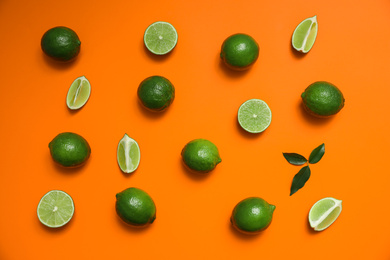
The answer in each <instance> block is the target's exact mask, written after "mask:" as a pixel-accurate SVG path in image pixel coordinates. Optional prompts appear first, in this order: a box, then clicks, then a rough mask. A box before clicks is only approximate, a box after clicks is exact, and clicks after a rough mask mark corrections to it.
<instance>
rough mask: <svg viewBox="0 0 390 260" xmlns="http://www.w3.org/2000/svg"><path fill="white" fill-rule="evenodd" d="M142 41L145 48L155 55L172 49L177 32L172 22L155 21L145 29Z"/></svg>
mask: <svg viewBox="0 0 390 260" xmlns="http://www.w3.org/2000/svg"><path fill="white" fill-rule="evenodd" d="M144 43H145V46H146V48H147V49H148V50H149V51H150V52H152V53H154V54H157V55H164V54H167V53H168V52H170V51H172V50H173V48H175V46H176V43H177V32H176V29H175V27H173V25H172V24H170V23H167V22H155V23H153V24H151V25H149V27H148V28H146V30H145V34H144Z"/></svg>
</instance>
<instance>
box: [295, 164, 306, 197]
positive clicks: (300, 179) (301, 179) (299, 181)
mask: <svg viewBox="0 0 390 260" xmlns="http://www.w3.org/2000/svg"><path fill="white" fill-rule="evenodd" d="M309 178H310V168H309V166H305V167H302V169H300V170H299V172H298V173H297V174H295V176H294V179H293V181H292V184H291V190H290V196H291V195H293V194H294V193H295V192H297V191H298V190H300V189H301V188H302V187H303V186H305V183H306V182H307V181H308V180H309Z"/></svg>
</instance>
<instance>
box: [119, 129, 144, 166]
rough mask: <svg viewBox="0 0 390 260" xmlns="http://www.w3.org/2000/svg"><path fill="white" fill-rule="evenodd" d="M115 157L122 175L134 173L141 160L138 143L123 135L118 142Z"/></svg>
mask: <svg viewBox="0 0 390 260" xmlns="http://www.w3.org/2000/svg"><path fill="white" fill-rule="evenodd" d="M116 157H117V161H118V165H119V167H120V168H121V170H122V171H123V172H124V173H131V172H133V171H135V170H136V169H137V168H138V165H139V162H140V159H141V151H140V150H139V146H138V143H137V142H136V141H135V140H134V139H132V138H130V137H129V136H128V135H127V134H125V135H124V136H123V138H122V139H121V140H120V141H119V144H118V149H117V153H116Z"/></svg>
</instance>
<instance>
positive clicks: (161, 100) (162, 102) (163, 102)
mask: <svg viewBox="0 0 390 260" xmlns="http://www.w3.org/2000/svg"><path fill="white" fill-rule="evenodd" d="M137 94H138V98H139V100H140V101H141V103H142V105H143V106H144V107H145V108H147V109H149V110H151V111H163V110H165V109H166V108H167V107H169V105H170V104H171V103H172V102H173V100H174V98H175V87H174V86H173V85H172V83H171V82H170V81H169V80H168V79H166V78H164V77H161V76H151V77H148V78H146V79H144V80H143V81H142V82H141V84H140V85H139V87H138V91H137Z"/></svg>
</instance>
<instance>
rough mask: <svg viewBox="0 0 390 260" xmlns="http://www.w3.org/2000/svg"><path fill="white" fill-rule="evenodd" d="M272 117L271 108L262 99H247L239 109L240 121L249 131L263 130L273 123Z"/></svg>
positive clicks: (258, 131)
mask: <svg viewBox="0 0 390 260" xmlns="http://www.w3.org/2000/svg"><path fill="white" fill-rule="evenodd" d="M271 119H272V114H271V109H270V108H269V107H268V105H267V103H265V102H264V101H263V100H260V99H250V100H247V101H245V102H244V103H243V104H242V105H241V106H240V108H239V109H238V123H239V124H240V125H241V127H242V128H243V129H244V130H246V131H248V132H249V133H260V132H263V131H264V130H265V129H267V128H268V126H269V125H270V124H271Z"/></svg>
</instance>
